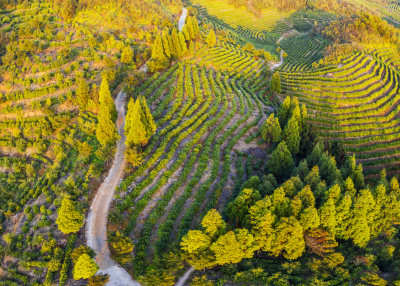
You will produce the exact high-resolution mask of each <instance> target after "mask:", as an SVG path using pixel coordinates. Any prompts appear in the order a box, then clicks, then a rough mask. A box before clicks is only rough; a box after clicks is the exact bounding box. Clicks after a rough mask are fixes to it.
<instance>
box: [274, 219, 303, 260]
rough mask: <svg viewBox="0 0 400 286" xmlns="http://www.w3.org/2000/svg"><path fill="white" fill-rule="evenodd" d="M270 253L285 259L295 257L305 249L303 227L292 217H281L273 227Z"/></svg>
mask: <svg viewBox="0 0 400 286" xmlns="http://www.w3.org/2000/svg"><path fill="white" fill-rule="evenodd" d="M274 233H275V237H274V240H273V244H272V253H273V254H274V255H275V256H279V255H281V254H283V257H285V258H286V259H291V260H292V259H297V258H299V257H300V256H301V255H302V254H303V252H304V250H305V241H304V235H303V227H302V226H301V224H300V223H299V221H298V220H297V219H296V218H294V217H289V218H287V217H282V218H281V219H280V221H279V222H278V224H277V226H276V228H275V231H274Z"/></svg>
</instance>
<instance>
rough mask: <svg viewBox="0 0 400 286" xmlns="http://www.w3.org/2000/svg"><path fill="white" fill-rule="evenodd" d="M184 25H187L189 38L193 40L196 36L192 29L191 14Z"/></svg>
mask: <svg viewBox="0 0 400 286" xmlns="http://www.w3.org/2000/svg"><path fill="white" fill-rule="evenodd" d="M185 26H186V27H187V30H188V32H189V37H190V39H192V40H194V39H195V38H196V32H195V30H194V23H193V17H192V16H189V17H188V18H187V22H186V25H185Z"/></svg>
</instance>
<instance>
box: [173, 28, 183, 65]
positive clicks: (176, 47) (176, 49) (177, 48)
mask: <svg viewBox="0 0 400 286" xmlns="http://www.w3.org/2000/svg"><path fill="white" fill-rule="evenodd" d="M171 42H172V55H173V56H174V57H175V58H178V59H179V58H180V57H181V56H182V47H181V43H180V41H179V36H178V31H177V30H176V28H173V29H172V33H171Z"/></svg>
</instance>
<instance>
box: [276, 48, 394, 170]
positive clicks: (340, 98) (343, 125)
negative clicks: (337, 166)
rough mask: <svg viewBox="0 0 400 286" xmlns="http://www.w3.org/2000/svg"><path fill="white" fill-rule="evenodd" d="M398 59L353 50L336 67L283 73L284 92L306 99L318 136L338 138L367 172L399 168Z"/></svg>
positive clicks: (328, 138) (379, 52)
mask: <svg viewBox="0 0 400 286" xmlns="http://www.w3.org/2000/svg"><path fill="white" fill-rule="evenodd" d="M398 68H399V60H398V59H396V58H395V57H394V56H393V54H391V53H390V51H371V52H368V53H367V52H365V53H364V52H354V53H352V54H349V55H348V56H347V57H345V58H344V59H343V60H342V61H341V63H340V64H339V65H338V66H335V67H332V66H321V67H319V68H317V69H315V70H314V71H304V70H303V71H302V72H301V73H296V72H290V73H289V72H285V71H283V72H281V76H282V89H283V93H284V94H287V95H293V96H297V97H298V98H299V101H300V102H303V103H305V104H306V106H307V108H308V110H309V114H310V122H311V123H312V124H313V125H315V126H316V127H317V129H318V130H319V133H320V135H321V136H322V138H324V139H327V140H341V141H343V142H344V145H345V148H346V150H347V152H348V153H349V154H351V153H356V154H357V158H358V160H359V162H361V163H363V166H364V169H365V170H366V171H367V173H369V174H371V175H372V174H376V173H378V172H379V170H380V169H382V168H386V169H387V170H388V171H390V172H391V173H395V172H396V171H398V170H399V168H400V164H399V156H400V154H399V150H400V149H399V144H400V136H399V130H400V129H399V119H398V112H399V105H398V103H399V100H400V95H399V73H398Z"/></svg>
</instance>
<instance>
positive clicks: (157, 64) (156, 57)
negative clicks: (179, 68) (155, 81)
mask: <svg viewBox="0 0 400 286" xmlns="http://www.w3.org/2000/svg"><path fill="white" fill-rule="evenodd" d="M151 58H152V61H151V63H149V64H150V69H151V70H152V71H154V70H159V69H163V68H165V67H166V66H167V65H168V62H169V60H168V58H167V56H166V55H165V54H164V47H163V41H162V36H161V35H160V34H158V35H157V37H156V40H155V42H154V44H153V48H152V51H151Z"/></svg>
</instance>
